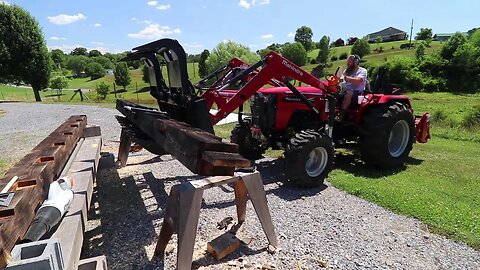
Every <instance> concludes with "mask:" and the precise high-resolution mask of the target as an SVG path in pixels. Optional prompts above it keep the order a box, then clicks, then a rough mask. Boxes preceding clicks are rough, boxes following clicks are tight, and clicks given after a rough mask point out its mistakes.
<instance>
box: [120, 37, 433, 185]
mask: <svg viewBox="0 0 480 270" xmlns="http://www.w3.org/2000/svg"><path fill="white" fill-rule="evenodd" d="M133 50H134V52H133V53H130V54H129V55H128V56H127V57H126V58H125V60H143V62H144V63H145V65H146V66H147V67H148V68H149V78H150V82H151V88H150V93H151V95H152V96H153V97H155V98H156V100H157V102H158V105H159V109H160V110H159V111H160V112H161V113H162V115H164V116H168V117H169V118H170V119H171V120H172V121H179V122H182V123H186V124H188V125H189V126H191V127H195V128H199V129H202V130H204V131H206V132H210V133H212V134H213V127H212V126H213V125H215V124H216V123H218V122H219V121H220V120H222V119H223V118H225V117H226V116H227V115H228V114H230V113H232V112H234V111H236V110H238V113H239V117H238V124H237V125H236V127H235V128H234V129H233V130H232V134H231V141H232V142H233V143H235V144H238V150H239V153H240V154H241V155H242V156H244V157H245V158H248V159H250V160H255V159H258V158H260V157H261V156H262V154H263V153H264V151H265V150H266V149H267V148H273V149H283V150H284V151H285V152H284V156H285V165H286V168H285V169H286V175H287V177H288V178H289V180H290V181H292V182H294V183H296V184H298V185H300V186H316V185H319V184H321V183H323V180H324V179H325V178H326V177H327V176H328V173H329V172H330V171H331V170H332V168H333V159H334V145H335V143H334V141H335V142H337V141H341V140H348V141H353V142H356V143H357V144H358V146H359V149H360V152H361V154H362V159H364V161H365V162H366V163H368V164H375V165H379V166H381V167H385V168H389V167H394V166H399V165H401V164H403V163H404V162H405V160H406V158H407V157H408V154H409V152H410V150H411V149H412V144H413V142H414V141H415V138H417V139H418V141H419V142H422V143H423V142H426V141H427V140H428V138H429V134H428V128H429V122H428V114H424V115H423V116H422V118H421V120H419V121H417V122H416V121H415V117H414V116H413V110H412V107H411V103H410V101H409V99H408V97H407V96H401V95H384V94H373V93H368V94H365V95H362V96H361V102H354V103H355V104H356V107H352V108H351V109H349V113H348V116H347V119H348V120H347V121H346V122H345V123H342V125H341V126H339V124H338V123H336V122H335V116H336V114H337V113H338V108H337V107H338V106H336V104H338V97H339V96H340V95H339V94H338V89H339V87H338V83H339V81H338V80H339V78H338V76H330V77H328V78H327V80H324V81H322V80H319V79H317V78H316V77H314V76H313V75H311V74H310V73H308V72H306V71H305V70H303V69H301V68H300V67H298V66H297V65H295V64H293V63H292V62H290V61H289V60H287V59H285V58H284V57H282V56H281V55H279V54H277V53H276V52H270V53H268V54H267V55H266V56H265V57H263V58H262V59H261V60H260V61H259V62H257V63H255V64H253V65H249V64H247V63H244V62H243V61H242V60H240V59H237V58H234V59H232V60H231V61H230V62H229V63H228V64H227V65H225V66H224V67H221V68H219V69H218V70H216V71H214V72H213V73H211V74H210V75H208V76H207V77H205V78H204V79H202V80H200V81H199V82H198V83H197V84H196V85H195V86H194V85H193V84H192V83H191V82H190V81H189V79H188V73H187V63H186V57H185V52H184V50H183V48H182V47H181V45H180V44H179V43H178V42H177V41H176V40H171V39H161V40H158V41H155V42H151V43H149V44H146V45H143V46H140V47H137V48H134V49H133ZM163 67H166V71H167V72H166V74H167V76H166V77H164V76H163V74H162V68H163ZM292 80H296V81H299V82H302V83H303V84H305V85H307V86H302V87H295V86H294V85H292V83H291V81H292ZM266 85H268V87H266V88H263V87H264V86H266ZM359 100H360V97H359ZM248 103H250V108H251V109H250V113H246V112H245V111H244V106H245V105H246V104H248ZM214 105H216V106H217V109H218V111H217V112H216V113H210V112H209V111H210V109H211V108H212V106H214ZM337 129H338V130H339V131H341V132H336V130H337ZM337 145H338V144H337ZM163 148H165V147H163Z"/></svg>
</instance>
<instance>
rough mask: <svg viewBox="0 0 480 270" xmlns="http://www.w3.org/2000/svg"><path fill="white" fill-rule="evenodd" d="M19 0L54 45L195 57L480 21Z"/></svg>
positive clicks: (320, 7)
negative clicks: (160, 50) (232, 46)
mask: <svg viewBox="0 0 480 270" xmlns="http://www.w3.org/2000/svg"><path fill="white" fill-rule="evenodd" d="M0 2H4V3H6V4H10V5H18V6H20V7H22V8H24V9H25V10H27V11H28V12H29V13H30V14H31V15H32V16H33V17H35V19H36V20H37V21H38V23H39V25H40V27H41V29H42V32H43V35H44V37H45V40H46V43H47V46H48V48H49V49H61V50H63V51H64V52H66V53H69V52H71V51H72V50H73V49H74V48H76V47H85V48H87V49H88V50H93V49H97V50H99V51H101V52H103V53H105V52H112V53H119V52H124V51H128V50H131V49H132V48H133V47H136V46H139V45H142V44H145V43H148V42H150V41H154V40H157V39H160V38H165V37H169V38H173V39H177V40H178V41H179V42H180V44H182V46H183V47H184V49H185V51H186V52H187V53H190V54H196V53H200V52H202V51H203V50H204V49H208V50H212V49H213V48H214V47H215V46H216V45H217V44H218V43H220V42H222V41H225V40H232V41H234V42H237V43H240V44H243V45H246V46H248V47H250V49H251V50H252V51H256V50H259V49H263V48H265V47H267V46H268V45H270V44H272V43H285V42H293V41H294V35H295V32H296V30H297V29H298V28H299V27H301V26H308V27H310V28H311V29H312V31H313V41H319V40H320V39H321V37H322V36H323V35H326V36H329V37H330V40H331V41H334V40H336V39H337V38H342V39H344V40H347V39H348V37H351V36H355V37H363V36H365V35H367V34H369V33H372V32H376V31H379V30H382V29H384V28H387V27H390V26H391V27H395V28H398V29H400V30H403V31H405V32H407V33H408V34H410V25H411V21H412V19H413V20H414V26H413V36H415V33H417V32H418V31H419V30H420V28H432V30H433V33H434V34H435V33H452V32H456V31H460V32H466V31H468V30H470V29H472V28H474V27H479V26H480V21H479V18H480V16H479V15H478V14H480V13H479V12H478V10H480V1H478V0H457V1H431V0H425V1H418V0H401V1H399V0H397V1H388V0H383V1H382V0H364V1H322V0H304V1H301V0H297V1H294V0H184V1H179V0H158V1H156V0H151V1H149V0H129V1H119V0H116V1H114V0H96V1H93V0H82V1H72V0H6V1H3V0H0Z"/></svg>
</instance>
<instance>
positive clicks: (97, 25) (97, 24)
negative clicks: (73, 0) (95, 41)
mask: <svg viewBox="0 0 480 270" xmlns="http://www.w3.org/2000/svg"><path fill="white" fill-rule="evenodd" d="M93 26H95V27H100V26H102V25H101V24H99V23H96V24H94V25H93Z"/></svg>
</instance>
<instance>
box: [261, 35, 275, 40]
mask: <svg viewBox="0 0 480 270" xmlns="http://www.w3.org/2000/svg"><path fill="white" fill-rule="evenodd" d="M261 38H268V39H270V38H273V35H272V34H266V35H262V36H261Z"/></svg>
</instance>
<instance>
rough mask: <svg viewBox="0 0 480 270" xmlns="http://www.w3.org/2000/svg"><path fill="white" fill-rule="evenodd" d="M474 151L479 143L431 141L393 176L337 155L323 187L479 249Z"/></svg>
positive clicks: (476, 157)
mask: <svg viewBox="0 0 480 270" xmlns="http://www.w3.org/2000/svg"><path fill="white" fill-rule="evenodd" d="M479 148H480V143H475V142H465V141H455V140H450V139H443V138H433V139H432V140H430V141H429V142H428V143H427V144H422V145H420V144H416V145H415V146H414V149H413V151H412V153H411V154H410V157H411V158H410V160H409V162H408V164H407V166H406V167H405V168H403V169H400V170H394V171H381V170H374V169H368V168H366V167H365V166H364V165H363V163H361V162H360V161H359V160H357V158H358V156H355V155H352V154H350V153H340V154H337V156H336V168H335V169H334V170H333V171H332V173H331V175H330V177H329V181H330V182H331V183H332V184H333V185H334V186H335V187H338V188H340V189H342V190H345V191H347V192H349V193H351V194H353V195H356V196H359V197H362V198H365V199H366V200H368V201H371V202H374V203H376V204H378V205H380V206H383V207H385V208H387V209H390V210H392V211H394V212H396V213H400V214H404V215H407V216H411V217H414V218H417V219H419V220H420V221H422V222H423V223H424V224H426V225H428V227H429V229H430V230H431V231H433V232H435V233H439V234H442V235H446V236H448V237H450V238H453V239H455V240H460V241H463V242H465V243H467V244H469V245H471V246H472V247H475V248H476V249H480V207H478V206H479V205H480V196H479V194H480V182H479V181H478V180H477V179H478V171H479V170H478V164H479V163H480V155H479V154H478V153H479V152H478V149H479Z"/></svg>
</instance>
